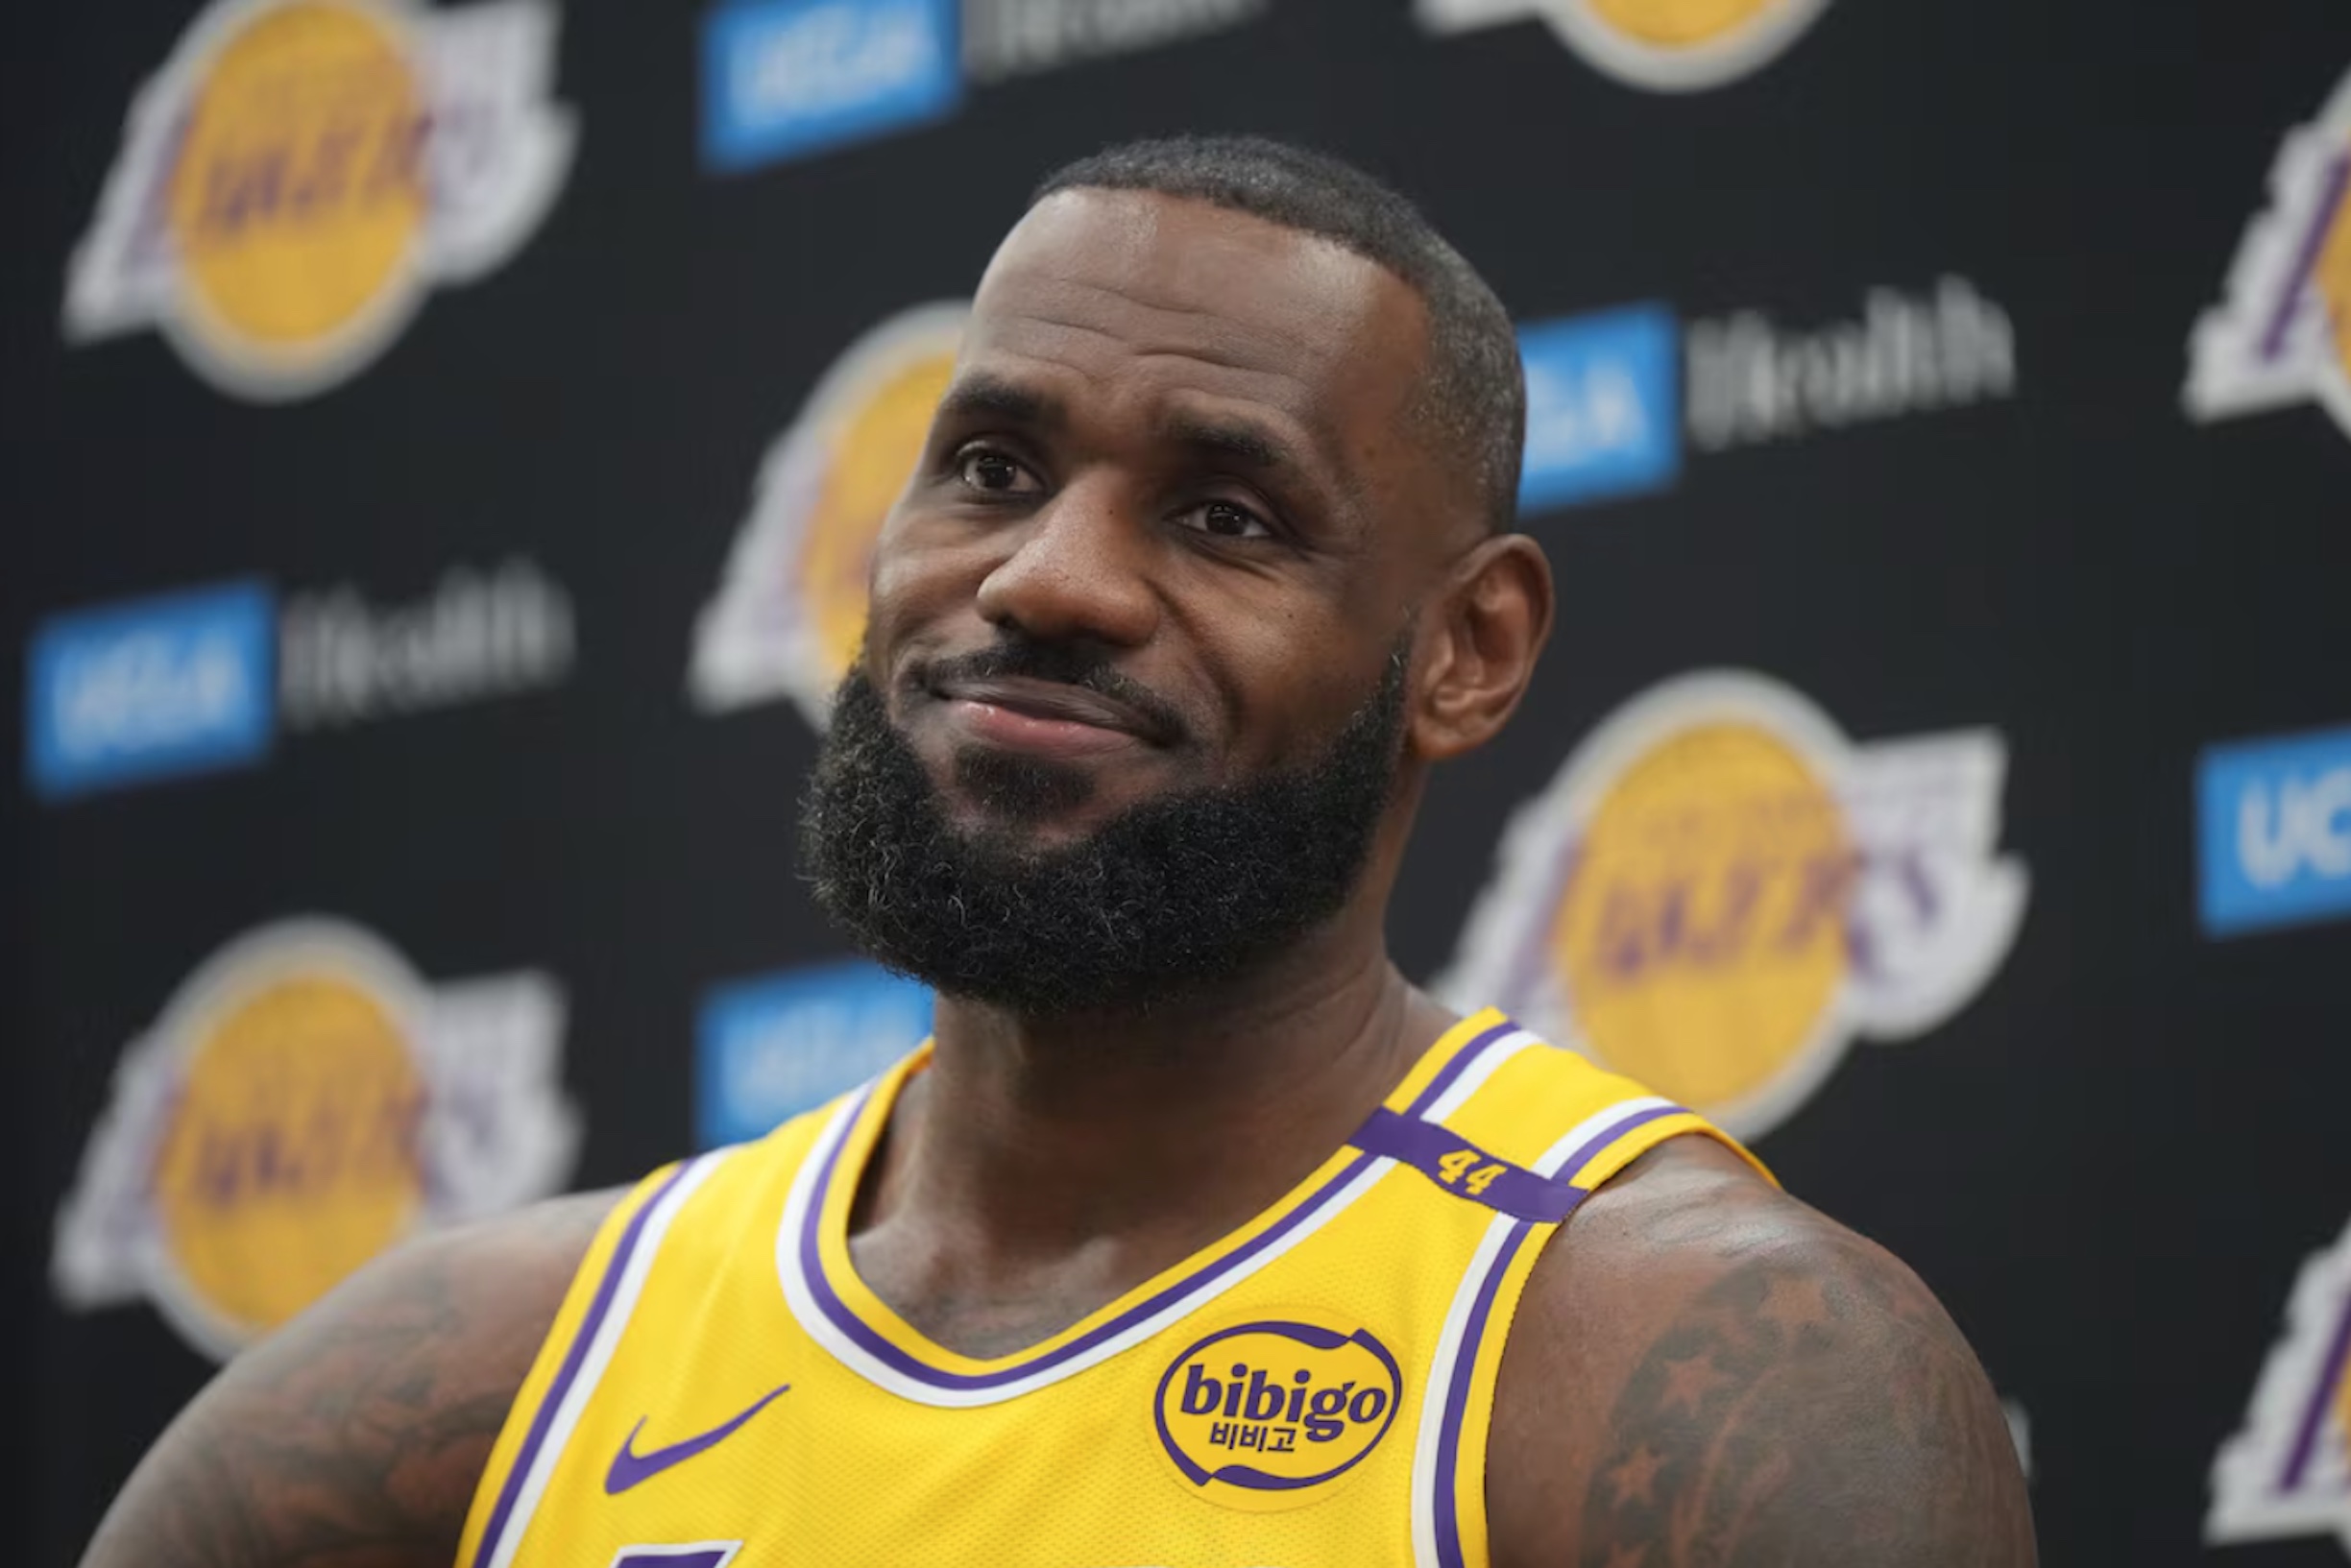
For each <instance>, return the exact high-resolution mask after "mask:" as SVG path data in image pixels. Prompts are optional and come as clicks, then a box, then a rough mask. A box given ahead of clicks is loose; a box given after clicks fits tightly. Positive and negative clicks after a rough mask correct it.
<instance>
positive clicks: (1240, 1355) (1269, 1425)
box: [1153, 1319, 1404, 1510]
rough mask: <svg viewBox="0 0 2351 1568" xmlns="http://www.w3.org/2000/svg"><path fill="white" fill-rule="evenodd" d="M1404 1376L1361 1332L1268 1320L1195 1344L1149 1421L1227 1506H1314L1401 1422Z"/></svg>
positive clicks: (1192, 1481) (1166, 1378)
mask: <svg viewBox="0 0 2351 1568" xmlns="http://www.w3.org/2000/svg"><path fill="white" fill-rule="evenodd" d="M1403 1397H1404V1375H1403V1372H1402V1371H1401V1370H1400V1369H1399V1368H1398V1367H1397V1365H1396V1360H1395V1357H1394V1356H1393V1355H1391V1354H1390V1353H1389V1351H1388V1347H1387V1346H1386V1345H1383V1344H1381V1343H1380V1341H1379V1340H1378V1339H1376V1338H1374V1337H1373V1336H1372V1334H1371V1333H1370V1331H1369V1330H1368V1329H1364V1328H1354V1329H1340V1328H1334V1327H1329V1326H1326V1325H1323V1324H1320V1323H1306V1322H1297V1321H1291V1320H1286V1319H1266V1320H1258V1321H1251V1322H1245V1323H1237V1324H1235V1325H1233V1326H1231V1327H1229V1328H1224V1329H1219V1330H1218V1331H1217V1332H1215V1333H1213V1334H1211V1335H1209V1336H1207V1337H1206V1338H1205V1339H1200V1340H1197V1341H1196V1342H1194V1343H1193V1345H1192V1346H1191V1347H1190V1348H1189V1349H1187V1350H1185V1351H1184V1353H1183V1354H1182V1355H1180V1356H1178V1357H1176V1358H1175V1361H1173V1362H1172V1363H1169V1365H1168V1369H1167V1371H1166V1372H1165V1373H1163V1374H1162V1375H1161V1377H1160V1379H1159V1388H1158V1393H1157V1396H1156V1402H1155V1410H1154V1411H1153V1419H1154V1421H1155V1423H1156V1426H1157V1430H1158V1434H1159V1443H1160V1447H1161V1448H1162V1449H1163V1450H1164V1451H1165V1452H1166V1454H1167V1456H1168V1458H1169V1459H1171V1460H1172V1461H1174V1463H1175V1470H1176V1473H1177V1474H1178V1475H1179V1476H1181V1477H1182V1479H1183V1481H1184V1483H1185V1484H1187V1485H1188V1486H1190V1487H1192V1488H1194V1489H1195V1490H1197V1491H1198V1492H1199V1493H1200V1495H1201V1496H1204V1497H1207V1498H1209V1499H1210V1500H1211V1501H1214V1502H1219V1503H1223V1504H1225V1505H1227V1506H1228V1507H1233V1508H1248V1509H1251V1510H1266V1509H1273V1508H1292V1507H1296V1506H1297V1505H1298V1504H1301V1503H1307V1502H1312V1501H1314V1500H1315V1499H1316V1498H1317V1497H1318V1496H1319V1495H1321V1493H1320V1490H1319V1489H1320V1488H1322V1487H1324V1486H1326V1485H1327V1484H1329V1483H1331V1482H1334V1481H1337V1480H1338V1479H1339V1478H1340V1477H1342V1476H1344V1475H1345V1474H1346V1473H1347V1472H1348V1471H1350V1470H1352V1469H1353V1468H1354V1467H1355V1466H1356V1465H1358V1464H1360V1463H1362V1462H1363V1460H1364V1459H1367V1458H1368V1457H1369V1455H1370V1453H1371V1451H1372V1450H1373V1449H1375V1448H1377V1447H1378V1446H1379V1442H1380V1439H1381V1438H1382V1437H1385V1436H1386V1435H1388V1429H1389V1428H1390V1427H1391V1426H1393V1425H1394V1422H1395V1416H1396V1407H1397V1406H1398V1405H1400V1404H1401V1403H1402V1402H1403Z"/></svg>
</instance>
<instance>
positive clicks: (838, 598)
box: [691, 303, 969, 728]
mask: <svg viewBox="0 0 2351 1568" xmlns="http://www.w3.org/2000/svg"><path fill="white" fill-rule="evenodd" d="M968 314H969V307H968V306H965V305H962V304H957V303H944V304H931V305H922V306H918V307H917V308H915V309H912V310H908V311H904V312H902V313H900V314H899V315H897V316H893V317H892V318H890V319H889V320H888V321H886V322H884V323H883V324H882V325H881V326H877V327H875V328H874V329H873V330H872V331H870V332H868V333H866V334H865V335H864V336H863V337H862V338H860V339H859V340H858V341H857V342H856V343H854V344H852V345H851V346H850V347H849V349H848V350H847V351H846V352H845V353H843V354H842V355H841V357H840V359H839V360H838V361H837V362H836V363H835V365H834V366H833V368H832V369H831V370H830V371H828V372H826V374H825V375H824V377H823V379H821V380H820V381H819V382H818V383H817V385H816V389H815V390H814V391H813V392H812V393H811V394H810V395H809V398H808V401H807V402H806V403H805V404H804V405H803V406H802V408H801V410H800V413H799V415H798V417H797V418H795V419H794V420H793V422H792V423H791V426H790V428H789V429H788V430H787V431H786V432H785V433H784V435H783V437H782V438H781V439H780V440H778V441H777V443H776V445H775V446H774V447H773V448H772V449H771V450H770V451H769V452H768V454H767V460H766V463H765V465H764V466H763V468H762V470H761V473H760V480H759V488H758V495H757V499H756V500H755V502H754V505H753V509H752V514H751V518H750V520H749V521H748V522H746V523H745V524H744V525H743V528H742V531H741V532H740V533H739V535H738V536H737V539H736V543H735V550H734V555H733V558H732V559H731V560H730V562H729V563H728V567H727V575H726V581H725V583H724V584H723V585H722V586H721V587H720V589H719V591H718V595H717V597H716V598H715V600H714V601H713V602H712V603H711V605H710V607H709V608H708V609H707V610H706V611H704V613H703V616H702V622H701V626H700V628H699V631H698V633H697V636H696V639H695V646H694V662H693V673H692V681H691V685H692V688H693V693H694V696H695V698H696V699H697V700H698V701H699V702H700V703H701V704H702V705H703V706H704V707H706V708H713V709H728V708H737V707H742V706H745V705H748V704H751V703H755V702H763V701H766V700H769V699H771V698H775V697H786V696H788V697H790V698H792V699H793V700H794V701H796V702H797V703H798V704H799V706H800V709H801V712H804V713H806V714H807V715H808V718H809V721H810V722H811V723H812V724H814V725H816V726H817V727H818V728H822V727H823V725H824V722H825V718H826V715H827V714H828V713H829V712H830V711H831V709H832V704H833V692H834V688H836V687H837V686H839V685H840V680H841V677H842V676H843V675H845V674H847V673H848V670H849V664H850V662H851V661H852V660H853V659H855V658H856V656H857V651H858V646H859V644H860V641H861V640H862V639H863V638H864V635H865V613H866V609H867V604H868V598H867V591H868V578H869V576H870V574H871V572H872V569H873V551H874V543H875V542H876V541H877V540H878V539H880V538H881V535H882V524H883V522H884V521H885V519H887V518H888V516H889V511H890V508H891V507H892V506H894V505H895V504H896V503H897V500H898V495H899V493H900V492H901V491H903V490H904V489H905V488H906V485H907V481H908V479H909V478H910V477H911V476H912V475H913V472H914V465H915V464H916V462H917V461H919V460H920V458H921V456H922V448H923V442H924V441H925V440H926V439H927V438H928V437H929V435H930V431H931V417H932V415H933V413H934V412H935V411H936V409H937V407H938V400H939V397H940V395H941V394H942V393H944V392H945V391H946V390H947V383H948V380H949V379H950V377H952V376H953V374H955V359H956V350H957V347H958V345H959V344H960V343H961V341H962V336H963V322H964V318H965V317H966V316H967V315H968Z"/></svg>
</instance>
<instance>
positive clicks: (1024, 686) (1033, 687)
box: [932, 675, 1174, 755]
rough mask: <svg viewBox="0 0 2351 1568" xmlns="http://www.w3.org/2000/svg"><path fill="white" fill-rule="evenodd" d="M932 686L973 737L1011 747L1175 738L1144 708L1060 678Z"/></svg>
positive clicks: (1099, 746) (1088, 748) (1078, 746)
mask: <svg viewBox="0 0 2351 1568" xmlns="http://www.w3.org/2000/svg"><path fill="white" fill-rule="evenodd" d="M932 690H933V695H935V696H936V697H938V698H939V699H940V700H941V701H943V702H945V703H946V704H948V706H949V712H950V713H951V714H952V715H953V716H954V718H955V720H956V721H957V725H958V727H959V728H962V729H964V730H965V731H966V732H967V733H968V734H970V735H971V736H972V738H974V739H978V740H982V741H984V742H987V743H989V744H993V745H997V746H1003V747H1007V748H1010V749H1013V750H1021V751H1041V752H1054V753H1062V754H1069V755H1074V754H1079V753H1085V752H1096V751H1102V750H1106V749H1111V748H1114V747H1117V746H1123V745H1129V744H1132V743H1134V742H1136V741H1140V742H1142V743H1144V744H1146V745H1151V746H1164V745H1167V744H1169V743H1170V742H1171V741H1172V740H1173V739H1174V736H1171V735H1169V733H1168V731H1167V727H1166V726H1165V725H1163V724H1161V723H1159V722H1157V721H1156V720H1155V719H1153V718H1152V716H1151V714H1149V713H1146V712H1143V711H1142V710H1141V709H1138V708H1135V707H1133V706H1131V705H1129V704H1127V703H1124V702H1121V701H1119V700H1118V699H1117V698H1115V697H1111V696H1106V695H1104V694H1103V693H1102V692H1099V691H1094V690H1091V689H1089V688H1085V687H1081V686H1072V685H1070V684H1068V683H1066V682H1062V681H1046V680H1039V679H1037V678H1035V677H1033V676H1019V675H1001V676H987V677H970V678H960V679H949V680H944V681H940V682H938V683H936V684H935V685H934V686H933V688H932Z"/></svg>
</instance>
